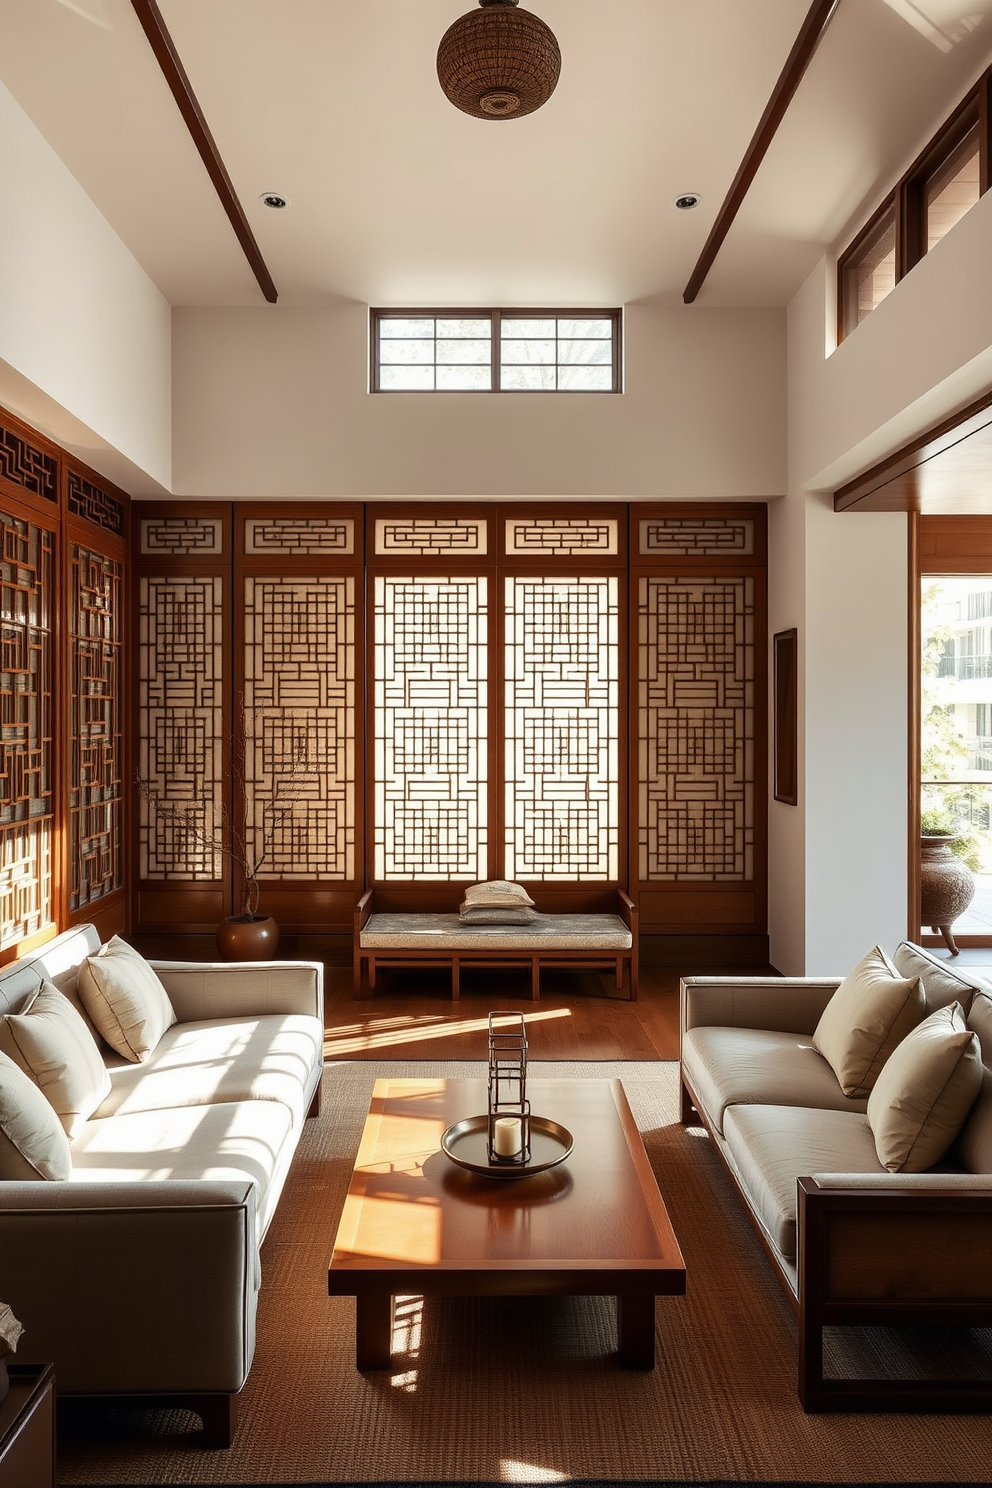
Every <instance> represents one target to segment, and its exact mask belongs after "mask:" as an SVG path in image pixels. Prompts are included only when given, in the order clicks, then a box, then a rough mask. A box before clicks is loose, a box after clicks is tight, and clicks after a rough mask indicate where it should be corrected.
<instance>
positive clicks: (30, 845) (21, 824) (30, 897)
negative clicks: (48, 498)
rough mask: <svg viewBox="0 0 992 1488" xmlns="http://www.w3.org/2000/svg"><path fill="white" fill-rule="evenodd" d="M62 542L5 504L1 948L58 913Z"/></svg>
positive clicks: (0, 630)
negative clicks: (57, 661) (57, 591)
mask: <svg viewBox="0 0 992 1488" xmlns="http://www.w3.org/2000/svg"><path fill="white" fill-rule="evenodd" d="M54 543H55V539H54V534H53V533H51V532H49V531H47V530H46V529H44V528H42V527H38V526H36V525H35V524H34V523H33V522H30V521H28V520H25V519H22V518H20V517H17V516H14V515H12V514H11V513H10V512H6V511H3V510H0V544H2V551H0V591H2V609H0V637H2V666H0V949H3V948H4V947H6V946H11V945H14V944H16V943H17V942H18V941H20V940H24V939H25V938H26V937H27V936H29V935H34V934H35V933H37V932H38V931H39V930H42V929H43V928H44V927H45V926H46V925H47V924H49V923H50V922H51V921H52V919H53V917H54V906H53V901H52V830H53V807H54V802H53V773H54V758H53V716H52V715H53V703H52V689H53V682H54V677H53V667H52V661H53V657H52V618H53V588H52V585H53V578H54Z"/></svg>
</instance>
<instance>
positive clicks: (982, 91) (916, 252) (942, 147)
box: [837, 67, 992, 345]
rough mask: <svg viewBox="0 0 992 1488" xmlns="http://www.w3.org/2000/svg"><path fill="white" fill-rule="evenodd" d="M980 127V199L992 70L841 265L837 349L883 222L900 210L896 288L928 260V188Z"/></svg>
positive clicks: (986, 169)
mask: <svg viewBox="0 0 992 1488" xmlns="http://www.w3.org/2000/svg"><path fill="white" fill-rule="evenodd" d="M976 127H977V130H978V161H979V168H978V177H979V188H978V189H979V196H980V197H981V196H984V194H985V192H986V191H987V190H988V189H989V185H990V183H992V67H990V68H988V69H987V70H986V71H985V72H984V73H983V74H982V76H981V78H979V80H978V82H977V83H976V84H975V86H974V87H973V88H971V89H970V90H969V91H968V93H966V94H965V96H964V98H962V100H961V102H960V103H959V104H958V106H957V108H955V109H954V111H953V112H952V113H951V114H950V115H949V116H948V117H947V118H946V119H945V120H944V122H943V123H942V124H941V126H940V128H939V129H938V130H937V132H936V133H935V134H934V135H933V137H932V138H931V139H930V141H929V143H928V144H927V145H925V146H924V148H923V149H922V150H921V151H920V153H919V155H917V157H916V159H915V160H914V161H913V163H912V165H911V166H910V167H909V169H908V170H907V171H906V172H905V174H904V175H903V176H902V177H901V178H900V180H899V181H897V182H896V185H895V186H894V187H893V189H892V190H891V191H890V192H888V193H887V195H886V197H885V199H884V201H883V202H882V203H881V204H880V205H879V206H878V207H877V208H876V210H875V211H874V212H873V213H872V215H871V216H870V217H869V219H868V221H867V222H866V223H865V224H864V226H863V227H862V228H861V229H860V231H859V232H858V233H857V235H856V236H855V237H854V239H853V240H852V241H851V243H849V245H848V246H847V248H845V249H844V252H843V253H842V254H841V255H840V256H839V258H838V260H837V344H838V345H840V343H841V342H842V341H843V340H844V339H845V337H846V336H849V335H850V334H851V332H852V331H853V330H855V329H856V327H857V325H858V324H860V322H855V323H854V324H853V325H852V324H848V313H847V312H848V302H847V294H846V292H845V279H846V276H847V273H848V270H849V269H850V268H852V267H853V266H854V265H855V264H856V263H857V262H858V257H859V254H861V253H863V252H864V251H865V249H866V246H867V245H868V244H869V243H870V242H871V240H872V238H873V236H874V234H875V232H876V230H877V228H878V225H879V223H880V222H881V220H882V218H883V217H884V216H885V215H886V214H887V213H888V212H889V211H890V210H891V209H892V207H893V205H894V206H895V229H896V281H895V282H896V283H897V284H898V283H899V281H900V280H901V279H903V278H905V276H906V275H907V274H908V273H909V271H910V269H912V268H914V267H915V266H916V264H918V263H919V261H920V259H921V258H925V257H926V254H927V226H926V206H927V203H926V194H927V193H926V188H927V184H928V183H929V182H930V181H931V180H932V179H933V177H934V176H935V175H936V174H937V172H938V171H939V170H940V169H941V167H942V166H943V165H945V164H946V162H947V161H948V160H950V158H951V157H952V156H953V155H954V153H955V151H956V150H958V149H959V148H960V146H961V145H962V144H963V142H964V140H965V139H966V138H967V136H968V135H969V134H970V133H971V131H972V130H973V129H975V128H976Z"/></svg>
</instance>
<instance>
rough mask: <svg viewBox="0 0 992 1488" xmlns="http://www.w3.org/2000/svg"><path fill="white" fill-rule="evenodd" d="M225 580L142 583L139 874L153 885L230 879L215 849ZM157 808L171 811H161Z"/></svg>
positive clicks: (201, 577)
mask: <svg viewBox="0 0 992 1488" xmlns="http://www.w3.org/2000/svg"><path fill="white" fill-rule="evenodd" d="M224 626H225V615H224V605H223V582H222V580H221V579H220V578H219V577H218V576H216V575H212V574H190V575H163V576H160V577H152V576H142V577H141V578H140V580H139V583H138V638H139V640H138V751H137V766H138V774H139V776H140V778H141V780H142V781H143V782H145V783H146V786H147V791H146V794H145V796H143V797H142V799H141V801H140V808H139V816H138V871H139V875H140V877H141V878H142V879H147V880H150V881H152V882H155V881H160V882H161V881H164V880H168V879H178V880H182V881H187V882H194V883H196V882H210V881H213V880H216V879H220V878H221V877H222V876H223V861H222V858H221V855H220V853H219V851H218V850H217V848H216V846H215V845H214V841H215V839H216V837H217V834H218V833H219V831H220V828H221V823H222V812H223V805H224V770H225V735H226V728H225V717H224V686H225V681H224V678H225V659H224V650H225V648H224ZM156 802H162V803H165V804H166V805H168V806H169V807H170V808H175V809H170V810H168V811H161V810H159V809H157V807H156V804H155V803H156Z"/></svg>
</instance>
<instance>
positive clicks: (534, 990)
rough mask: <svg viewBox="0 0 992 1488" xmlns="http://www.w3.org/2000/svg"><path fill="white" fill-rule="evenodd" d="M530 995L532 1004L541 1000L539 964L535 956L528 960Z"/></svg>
mask: <svg viewBox="0 0 992 1488" xmlns="http://www.w3.org/2000/svg"><path fill="white" fill-rule="evenodd" d="M530 995H531V1000H532V1001H533V1002H540V1000H541V963H540V960H539V959H538V957H537V956H532V957H531V958H530Z"/></svg>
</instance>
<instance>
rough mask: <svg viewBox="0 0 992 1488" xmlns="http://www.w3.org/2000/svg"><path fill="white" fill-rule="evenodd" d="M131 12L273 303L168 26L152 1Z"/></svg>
mask: <svg viewBox="0 0 992 1488" xmlns="http://www.w3.org/2000/svg"><path fill="white" fill-rule="evenodd" d="M131 5H132V7H133V8H134V13H135V15H136V16H137V17H138V20H139V21H140V22H141V29H142V30H143V31H144V33H145V35H146V36H147V38H148V41H149V44H150V46H151V49H152V51H153V52H154V53H155V60H156V61H157V62H158V65H159V67H160V68H161V69H162V73H163V76H164V77H165V80H166V82H167V83H168V85H169V88H170V89H171V92H172V96H173V98H174V99H175V100H176V103H177V104H178V105H179V112H180V113H181V114H182V116H183V119H184V121H185V123H186V128H187V129H188V130H189V132H190V135H191V136H192V139H193V143H194V145H195V146H196V148H197V150H198V151H199V153H200V159H201V160H202V161H203V163H204V165H205V166H206V168H207V174H208V176H209V177H210V179H211V181H212V182H213V185H214V190H215V191H216V192H217V195H218V197H219V198H220V204H221V206H222V207H223V208H224V211H225V212H226V213H227V215H228V217H229V219H230V222H231V226H232V227H233V228H234V231H235V233H236V235H237V239H238V242H239V243H240V244H241V247H242V250H243V251H244V255H245V258H246V259H247V260H248V263H249V266H250V268H251V271H252V273H253V274H254V275H255V278H256V279H257V280H258V285H259V288H260V289H261V291H262V293H263V295H264V296H265V298H266V299H267V300H268V301H269V304H270V305H274V304H275V302H276V300H277V299H278V298H279V294H278V291H277V290H276V287H275V284H274V283H273V282H272V275H271V274H270V273H269V271H268V268H267V267H266V263H265V259H264V258H263V257H262V251H261V249H260V248H259V246H258V244H257V243H256V241H255V234H254V233H253V232H252V230H251V228H250V227H249V225H248V218H247V217H246V216H245V214H244V209H243V208H242V206H241V203H240V201H239V200H238V195H237V192H236V191H235V189H234V186H233V184H232V182H231V178H230V176H229V175H228V173H227V167H226V165H225V164H224V162H223V160H222V159H221V154H220V151H219V150H218V148H217V144H216V142H215V140H214V137H213V135H212V134H211V133H210V129H209V127H208V125H207V121H206V119H205V118H204V117H203V110H202V109H201V107H200V104H199V101H198V99H197V97H196V94H195V93H194V92H193V87H192V84H191V83H190V80H189V78H188V77H187V76H186V69H185V67H184V66H183V64H182V61H181V59H180V56H179V53H178V52H177V51H176V46H175V42H174V41H173V40H172V37H171V35H170V34H169V29H168V27H167V26H166V24H165V21H164V20H163V18H162V12H161V11H160V10H159V8H158V5H157V4H156V0H131Z"/></svg>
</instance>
